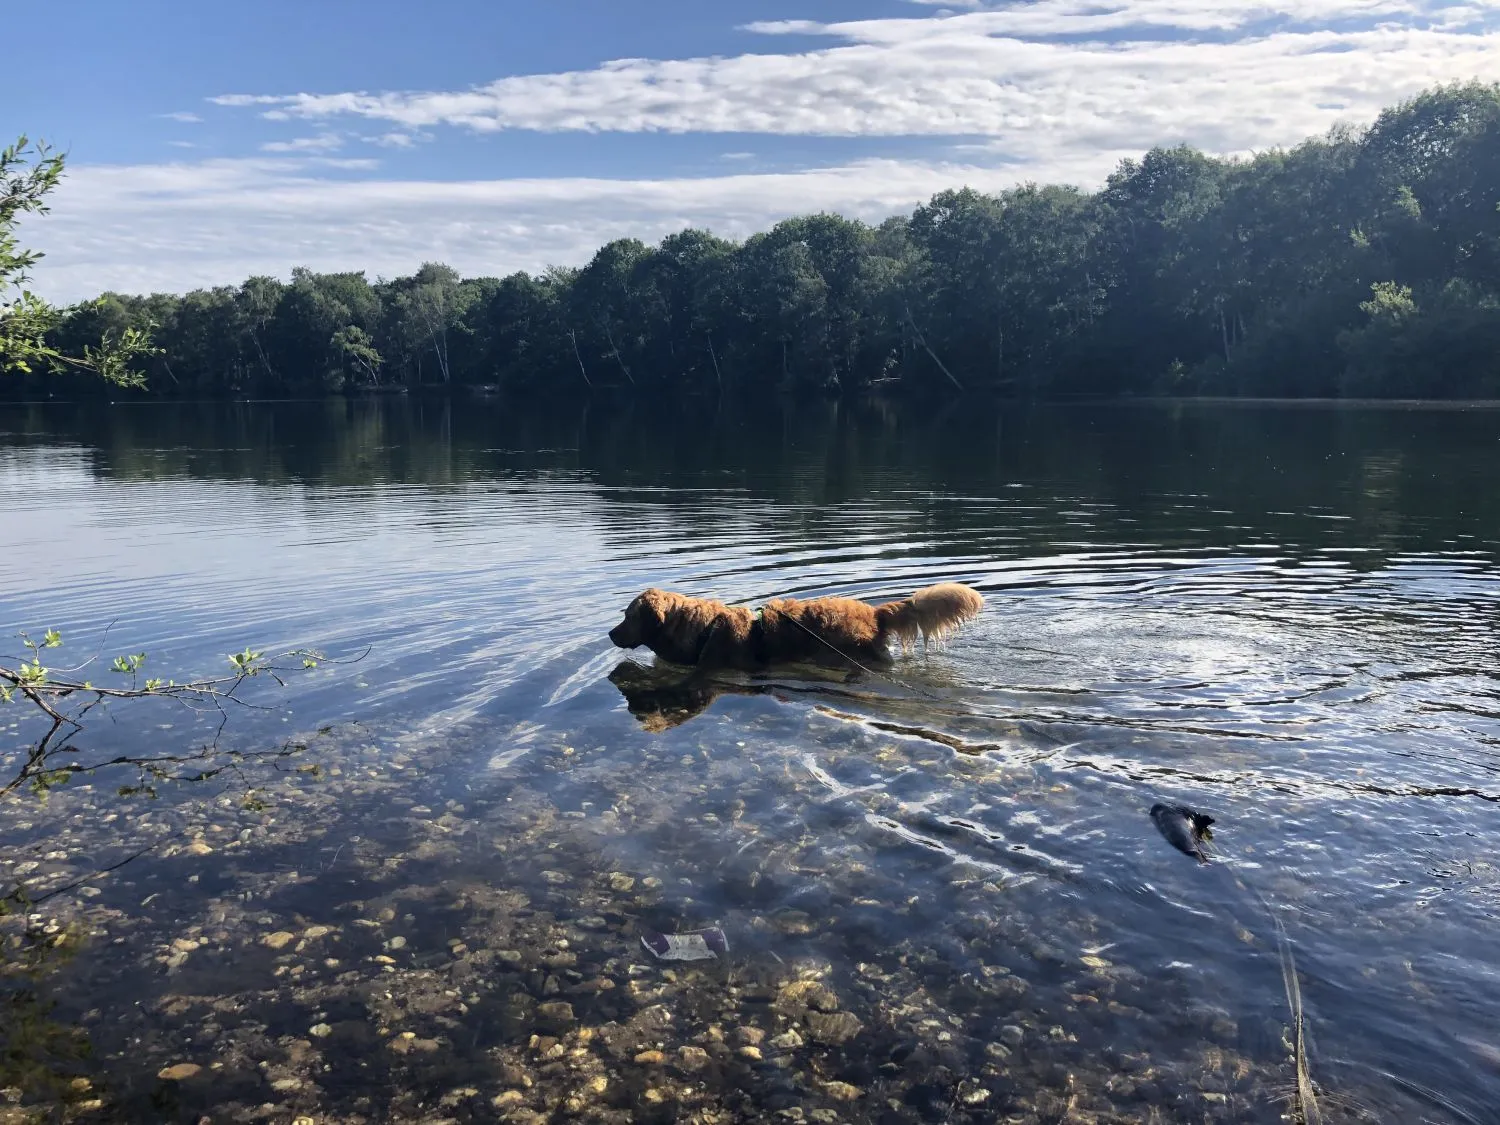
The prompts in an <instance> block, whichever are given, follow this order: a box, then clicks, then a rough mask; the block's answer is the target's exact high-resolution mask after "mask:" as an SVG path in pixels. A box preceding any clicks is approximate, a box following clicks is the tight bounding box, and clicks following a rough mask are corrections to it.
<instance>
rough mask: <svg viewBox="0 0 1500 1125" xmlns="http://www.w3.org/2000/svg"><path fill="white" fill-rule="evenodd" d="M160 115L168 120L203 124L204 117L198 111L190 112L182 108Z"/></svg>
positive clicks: (187, 123) (186, 123) (185, 123)
mask: <svg viewBox="0 0 1500 1125" xmlns="http://www.w3.org/2000/svg"><path fill="white" fill-rule="evenodd" d="M160 116H162V117H164V118H166V119H167V120H168V121H180V122H182V123H183V124H184V125H201V124H203V118H201V117H199V116H198V115H197V114H196V113H188V112H186V111H181V110H179V111H178V112H177V113H163V114H161V115H160Z"/></svg>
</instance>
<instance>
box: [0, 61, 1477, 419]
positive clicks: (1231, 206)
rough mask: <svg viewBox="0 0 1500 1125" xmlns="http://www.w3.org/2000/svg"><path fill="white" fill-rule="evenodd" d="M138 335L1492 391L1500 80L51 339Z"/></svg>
mask: <svg viewBox="0 0 1500 1125" xmlns="http://www.w3.org/2000/svg"><path fill="white" fill-rule="evenodd" d="M148 325H149V326H151V329H152V332H153V338H154V342H155V344H156V345H157V346H158V347H159V349H160V351H159V354H155V355H146V356H144V357H143V358H142V359H141V363H140V366H141V367H142V369H143V372H144V375H145V392H146V393H149V394H155V395H181V396H191V395H212V394H233V395H245V396H262V395H305V394H317V393H328V392H338V391H344V390H353V389H360V388H393V387H409V388H421V387H445V388H459V387H474V386H482V387H488V388H494V389H496V390H499V391H502V392H515V393H523V394H529V393H545V392H565V393H579V392H584V391H586V390H587V389H589V388H603V387H611V386H613V387H627V388H631V387H633V388H636V389H639V390H643V391H644V390H648V389H650V390H658V391H667V392H670V393H694V392H701V393H716V392H718V391H720V390H725V389H729V390H737V391H751V392H764V391H772V390H787V389H801V390H810V389H813V388H838V389H840V390H845V391H847V390H857V389H862V388H869V387H874V386H890V387H893V388H897V389H905V390H918V391H922V392H927V391H933V392H936V391H940V390H945V391H949V392H952V393H955V394H956V393H959V392H960V391H969V390H992V391H1001V392H1006V393H1013V394H1020V395H1027V396H1044V395H1116V394H1225V395H1264V396H1318V397H1323V396H1332V397H1337V396H1347V397H1358V396H1372V397H1381V396H1385V397H1430V398H1454V397H1465V398H1466V397H1474V398H1482V397H1490V398H1494V397H1500V84H1481V83H1470V84H1465V85H1453V86H1445V87H1441V88H1437V89H1433V90H1430V91H1428V92H1426V93H1424V94H1422V95H1420V96H1418V97H1416V98H1414V99H1412V100H1410V101H1407V102H1405V103H1403V104H1401V105H1399V106H1395V107H1393V108H1391V109H1388V110H1386V111H1385V112H1383V113H1382V114H1381V115H1380V116H1379V118H1378V119H1377V120H1376V121H1375V122H1374V123H1373V124H1372V125H1370V126H1369V127H1368V128H1364V129H1356V128H1353V127H1347V126H1345V127H1340V128H1336V129H1334V130H1332V131H1331V132H1329V133H1328V134H1327V135H1325V136H1322V137H1319V138H1315V139H1310V140H1307V141H1305V142H1303V143H1302V144H1299V145H1297V146H1296V147H1294V148H1291V149H1285V150H1282V149H1278V150H1273V151H1269V152H1264V153H1259V154H1257V155H1255V156H1253V157H1250V158H1237V159H1220V158H1216V157H1212V156H1208V155H1206V154H1204V153H1202V152H1199V151H1197V150H1195V149H1193V148H1190V147H1186V146H1182V147H1175V148H1157V149H1153V150H1152V151H1150V152H1148V153H1146V154H1145V155H1144V156H1143V157H1142V158H1141V159H1140V160H1126V161H1123V162H1122V163H1121V164H1120V166H1119V168H1118V169H1117V170H1116V171H1115V173H1114V174H1113V175H1111V176H1110V177H1109V179H1108V181H1107V183H1106V184H1105V186H1104V187H1103V188H1102V189H1101V190H1099V191H1097V192H1092V193H1090V192H1086V191H1081V190H1079V189H1077V188H1074V187H1068V186H1061V185H1046V186H1038V185H1034V184H1027V185H1025V186H1021V187H1017V188H1015V189H1013V190H1009V191H1005V192H1002V193H1000V194H998V195H990V194H984V193H981V192H978V191H975V190H972V189H970V188H962V189H957V190H952V191H944V192H942V193H940V194H938V195H936V196H934V197H933V198H932V199H931V200H930V201H929V202H927V203H925V204H923V205H921V206H919V207H917V208H916V210H915V211H914V212H913V213H912V214H910V215H901V216H897V217H894V218H891V219H888V220H887V221H885V222H883V223H880V224H879V225H876V226H870V225H867V224H864V223H861V222H857V221H854V220H850V219H845V218H841V217H839V216H837V215H830V214H819V215H810V216H805V217H800V218H793V219H788V220H786V221H784V222H781V223H778V224H776V225H775V226H774V227H773V228H771V229H770V230H769V231H766V232H764V233H760V234H756V235H754V236H752V237H750V238H748V239H746V240H744V241H743V242H734V241H729V240H726V239H723V238H719V237H717V236H715V235H713V234H711V233H709V232H707V231H703V230H692V229H690V230H684V231H682V232H680V233H676V234H672V235H670V236H668V237H667V238H665V239H663V240H662V241H661V243H660V244H659V245H656V246H647V245H646V244H644V243H642V242H640V241H637V240H635V239H621V240H618V241H615V242H611V243H610V244H609V245H607V246H605V247H603V248H602V249H601V250H599V251H598V253H597V254H595V256H594V258H593V260H592V261H590V262H589V263H588V264H587V265H586V266H584V267H582V268H581V269H575V268H561V267H558V268H552V269H549V270H547V271H546V272H545V273H543V274H542V275H541V276H532V275H530V274H527V273H515V274H512V275H510V276H508V277H504V278H494V277H477V278H467V279H465V278H461V277H460V276H459V275H458V273H457V272H456V271H454V270H453V269H451V268H449V267H447V266H444V265H441V264H435V263H432V264H427V265H424V266H423V267H422V268H421V269H419V270H418V271H417V272H416V273H415V274H414V275H412V276H410V277H402V278H396V279H392V280H377V281H375V282H373V283H372V282H371V281H370V280H368V279H367V278H366V277H365V275H364V274H363V273H315V272H313V271H311V270H307V269H296V270H293V271H292V275H291V278H290V280H289V281H280V280H277V279H274V278H269V277H253V278H250V279H249V280H247V281H245V282H244V283H243V284H241V285H239V286H225V287H220V288H216V289H202V290H196V291H194V292H191V293H187V294H185V295H182V296H174V295H167V294H153V295H150V296H127V295H122V294H118V293H109V294H105V295H104V296H103V297H102V298H101V299H100V300H98V301H95V302H91V303H88V304H86V305H81V306H78V307H77V308H76V309H74V310H72V311H70V312H69V313H68V314H67V315H66V316H64V317H63V318H61V320H60V322H59V323H57V324H56V325H55V326H54V327H52V329H51V331H50V333H49V335H48V341H49V344H50V345H51V346H52V347H54V348H55V349H56V350H57V351H59V352H61V353H67V354H75V353H81V352H82V349H84V348H85V347H87V346H89V345H90V344H91V342H94V341H98V340H99V339H101V338H104V339H121V338H122V337H123V335H124V334H125V333H126V332H127V330H129V329H132V328H136V329H141V328H145V327H146V326H148ZM16 382H17V383H19V382H21V380H17V381H16ZM96 385H97V384H96ZM77 387H78V389H79V390H80V391H84V392H87V390H88V385H87V384H86V383H85V382H83V381H82V380H80V381H79V382H78V383H77ZM31 389H32V390H36V389H40V388H39V387H38V386H37V385H35V384H33V386H32V387H31Z"/></svg>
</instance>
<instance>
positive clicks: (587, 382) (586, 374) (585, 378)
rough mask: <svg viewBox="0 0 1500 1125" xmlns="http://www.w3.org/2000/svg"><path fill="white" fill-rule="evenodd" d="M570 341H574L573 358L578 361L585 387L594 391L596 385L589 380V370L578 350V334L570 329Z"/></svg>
mask: <svg viewBox="0 0 1500 1125" xmlns="http://www.w3.org/2000/svg"><path fill="white" fill-rule="evenodd" d="M568 339H569V340H571V341H573V357H574V358H575V359H577V360H578V370H579V371H580V372H582V373H583V382H584V385H585V386H587V387H589V388H590V389H592V388H593V386H594V384H593V381H592V380H591V379H590V378H589V369H588V368H587V367H585V366H584V365H583V353H582V352H580V351H579V350H578V333H577V332H574V331H573V330H572V329H571V328H570V329H568Z"/></svg>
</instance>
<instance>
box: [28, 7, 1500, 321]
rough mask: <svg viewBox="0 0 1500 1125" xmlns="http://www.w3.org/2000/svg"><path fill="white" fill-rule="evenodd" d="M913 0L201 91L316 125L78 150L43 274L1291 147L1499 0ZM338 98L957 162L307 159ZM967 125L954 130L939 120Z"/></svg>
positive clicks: (382, 120) (206, 277)
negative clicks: (837, 14) (916, 144)
mask: <svg viewBox="0 0 1500 1125" xmlns="http://www.w3.org/2000/svg"><path fill="white" fill-rule="evenodd" d="M914 2H915V3H917V4H926V5H927V7H926V9H925V10H923V11H921V13H920V14H919V15H918V14H915V13H916V9H913V12H914V14H913V16H911V17H908V18H899V19H875V20H858V21H849V22H843V23H822V22H816V21H811V20H798V21H782V22H777V23H762V24H757V25H753V27H754V29H755V30H756V31H758V32H760V33H762V34H769V35H783V36H784V35H788V34H797V35H800V36H816V37H819V38H821V39H822V40H825V41H826V43H827V45H826V46H820V48H819V49H816V50H797V51H791V50H788V51H785V52H782V53H777V52H775V51H768V52H766V53H756V54H745V55H740V56H734V57H724V58H697V59H679V60H670V59H669V60H653V59H620V60H614V61H611V62H606V63H604V64H602V65H600V66H598V67H596V68H594V69H591V70H583V71H575V72H571V73H564V74H539V75H520V76H514V77H509V78H503V79H501V80H499V81H497V82H494V83H491V84H489V85H487V86H484V87H482V88H478V89H471V90H461V91H428V92H420V91H418V92H385V93H378V92H377V93H363V92H344V93H330V94H296V95H290V96H280V95H272V94H228V95H223V96H220V97H217V98H212V99H209V100H210V101H211V102H213V103H215V104H217V105H220V106H225V107H231V108H240V109H244V110H250V111H258V112H260V113H261V115H262V116H265V117H269V118H271V119H273V120H282V121H292V120H298V121H317V122H326V123H329V125H328V128H329V131H326V132H320V133H317V134H316V135H312V136H303V137H297V138H294V139H290V140H282V141H274V142H271V143H270V144H268V145H266V146H264V148H265V150H266V151H267V152H274V153H280V154H285V156H284V157H283V158H279V159H272V158H269V157H261V158H256V159H243V160H220V161H203V162H199V163H183V164H176V165H167V166H128V167H98V166H95V167H88V166H83V165H70V175H69V178H68V179H67V180H66V181H65V183H64V185H63V187H62V189H61V190H60V191H59V194H58V197H57V200H56V208H55V213H54V215H52V216H51V217H49V218H46V219H38V220H35V221H34V222H35V226H34V227H28V232H27V235H28V238H31V239H32V240H33V241H35V243H36V244H37V245H38V246H39V247H40V248H41V249H43V250H50V255H49V257H48V258H47V259H45V260H44V262H43V263H42V264H41V266H40V267H39V268H38V270H37V271H36V272H37V281H38V285H39V287H40V288H41V289H42V291H43V292H46V293H48V294H49V295H51V296H53V297H56V298H59V299H72V298H77V297H81V296H85V295H87V294H89V293H92V292H97V291H98V290H99V289H101V288H105V287H110V288H121V289H126V290H133V291H140V290H150V289H177V290H180V289H183V288H187V287H190V286H195V285H205V284H222V283H233V282H237V281H239V280H241V279H242V278H244V277H246V276H248V275H250V274H252V273H274V274H282V275H284V274H285V273H286V272H287V270H288V268H289V267H290V266H292V265H294V264H306V265H310V266H312V267H314V268H318V269H360V268H363V269H367V270H368V271H370V272H371V273H372V274H374V273H385V274H395V273H405V272H410V271H411V270H412V269H414V268H415V267H416V266H417V265H418V264H419V263H420V262H422V261H424V260H428V259H432V258H440V259H445V260H448V261H450V262H451V263H452V264H453V265H455V266H457V267H458V268H459V269H461V270H462V271H464V272H466V273H469V274H474V273H504V272H509V271H511V270H514V269H518V268H524V269H530V270H536V269H540V268H542V267H543V266H545V265H547V264H549V263H554V262H556V263H569V264H577V263H581V262H583V261H585V260H586V259H587V258H588V257H589V256H590V255H591V254H592V253H593V251H594V250H595V249H596V248H597V247H598V246H599V245H601V244H602V243H603V242H605V241H607V240H609V239H610V238H614V237H619V236H623V235H635V236H638V237H642V238H646V239H648V240H649V239H654V238H657V237H659V236H660V235H662V234H664V233H667V232H668V231H671V230H675V229H679V228H681V227H683V226H685V225H688V224H694V225H700V226H708V227H711V228H713V229H716V230H718V231H720V232H721V233H725V234H730V235H744V234H747V233H749V232H751V231H753V230H756V229H761V228H763V227H765V226H767V225H768V224H770V223H772V222H774V221H775V220H776V219H778V218H781V217H783V216H785V215H788V214H793V213H805V212H808V211H816V210H819V209H829V210H838V211H842V212H844V213H846V214H850V215H858V216H861V217H865V218H872V219H873V218H879V217H882V216H884V215H887V214H890V213H893V212H895V211H899V210H906V209H909V208H910V207H911V206H912V205H913V204H914V203H916V202H918V201H920V200H923V199H925V198H927V197H928V196H930V195H931V194H932V193H933V192H934V191H937V190H940V189H942V188H945V187H949V186H955V185H957V184H959V183H963V182H968V183H971V184H973V185H974V186H977V187H981V188H986V189H994V188H999V187H1004V186H1009V185H1010V184H1013V183H1015V182H1017V181H1020V180H1024V179H1034V180H1041V181H1048V180H1061V181H1069V182H1074V183H1080V184H1085V185H1092V184H1096V183H1098V182H1099V181H1100V180H1102V178H1103V177H1104V175H1105V174H1107V173H1108V172H1109V171H1110V170H1111V169H1112V168H1113V167H1114V166H1115V165H1116V164H1117V162H1118V161H1119V160H1120V159H1121V158H1122V157H1124V156H1137V155H1139V154H1140V153H1141V152H1142V151H1143V150H1145V149H1147V148H1149V147H1150V146H1152V145H1155V144H1170V143H1175V142H1178V141H1186V142H1189V143H1192V144H1196V145H1199V146H1201V147H1203V148H1206V149H1208V150H1210V151H1215V152H1221V153H1228V152H1244V151H1247V150H1253V149H1262V148H1266V147H1270V146H1273V145H1278V144H1287V143H1294V142H1296V141H1298V140H1300V139H1302V138H1303V137H1305V136H1308V135H1312V134H1317V133H1320V132H1322V131H1323V130H1325V129H1326V128H1327V127H1328V126H1330V125H1332V124H1333V123H1335V122H1336V121H1338V120H1354V121H1364V120H1369V119H1371V118H1372V117H1373V116H1374V115H1375V114H1376V113H1377V112H1378V111H1379V110H1380V109H1381V108H1383V107H1385V106H1387V105H1390V104H1391V103H1393V102H1395V101H1397V100H1399V99H1400V98H1402V97H1405V96H1409V95H1411V94H1413V93H1416V92H1417V91H1419V90H1421V89H1423V88H1425V87H1429V86H1431V85H1433V84H1435V83H1438V82H1442V81H1446V80H1451V79H1466V78H1471V77H1475V76H1481V77H1483V76H1489V77H1493V76H1494V75H1496V74H1500V35H1497V34H1495V32H1496V31H1497V30H1500V0H1454V2H1451V3H1447V2H1444V0H1034V2H1031V3H1025V4H1014V3H1004V4H999V3H989V4H987V3H984V2H983V0H964V2H963V3H958V2H956V0H946V7H945V8H944V9H943V11H941V12H934V11H933V8H934V7H935V6H936V4H937V3H939V2H941V0H914ZM952 8H963V9H965V10H963V11H961V12H959V13H957V14H953V13H952V12H951V11H949V9H952ZM788 42H789V41H788ZM771 43H772V45H774V43H775V40H772V41H771ZM340 117H356V118H361V119H363V120H365V121H368V122H377V123H379V126H378V128H376V129H369V130H366V132H368V133H369V135H366V136H364V137H363V138H362V139H363V140H364V141H366V142H368V143H371V144H376V145H384V146H386V147H391V148H402V147H406V146H408V145H410V144H412V143H414V142H415V141H418V140H422V141H425V140H428V139H430V136H431V134H430V133H428V132H426V131H425V130H428V129H431V128H433V127H437V126H449V127H455V128H457V129H459V130H466V131H472V132H496V131H500V130H540V131H554V132H556V131H570V130H572V131H618V132H671V133H738V134H766V135H772V134H782V135H792V134H798V135H807V136H917V137H928V138H949V139H950V140H945V141H936V140H930V141H929V142H927V144H926V146H925V151H928V152H931V151H933V150H934V149H935V148H936V147H937V146H938V145H939V144H943V145H946V151H948V152H950V153H954V154H956V155H957V156H958V157H959V159H960V160H961V161H963V163H961V164H953V165H945V164H941V163H938V162H934V161H926V162H923V161H918V160H882V161H863V162H857V163H850V164H844V165H841V166H838V167H832V168H821V169H813V170H807V171H802V172H788V173H783V174H751V173H750V172H749V169H750V168H752V167H755V165H753V164H752V165H745V164H741V165H740V166H739V169H738V170H737V174H732V175H722V176H715V177H707V178H701V179H685V178H679V179H659V180H611V179H602V178H584V177H580V178H567V179H549V180H542V179H536V180H526V179H515V180H497V181H469V182H456V183H455V182H444V183H439V182H416V181H399V180H391V179H379V178H376V177H377V163H376V162H374V161H369V160H348V159H339V158H335V157H331V156H327V155H321V156H319V155H317V154H327V153H331V152H334V151H336V150H337V149H339V147H340V145H341V138H340V136H339V134H338V133H335V132H333V131H332V128H333V126H332V122H333V121H334V120H335V119H337V118H340ZM959 137H962V138H964V139H965V140H966V141H967V142H968V143H966V144H964V145H961V146H960V145H954V144H952V143H951V138H959ZM724 147H726V148H727V147H729V146H728V145H726V146H724ZM757 147H758V148H759V147H765V151H764V152H763V153H762V154H761V155H762V156H764V157H767V158H772V159H774V158H775V157H776V155H777V154H776V152H775V151H774V147H771V146H757ZM366 151H368V150H366ZM293 157H295V159H293ZM737 158H738V154H735V153H728V154H725V155H724V156H723V158H722V159H725V160H734V159H737ZM327 169H338V172H339V175H338V176H337V177H336V178H335V177H332V176H330V175H329V174H328V172H327V171H325V170H327ZM725 170H726V171H729V169H728V168H726V169H725ZM361 173H362V174H363V176H364V177H365V178H363V179H361V178H359V174H361ZM33 231H34V234H33V233H32V232H33Z"/></svg>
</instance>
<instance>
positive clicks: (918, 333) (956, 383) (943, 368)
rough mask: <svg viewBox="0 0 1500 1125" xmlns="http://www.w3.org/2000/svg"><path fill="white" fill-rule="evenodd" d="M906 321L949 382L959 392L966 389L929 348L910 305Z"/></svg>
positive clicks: (907, 308)
mask: <svg viewBox="0 0 1500 1125" xmlns="http://www.w3.org/2000/svg"><path fill="white" fill-rule="evenodd" d="M906 319H907V322H908V323H909V324H910V325H911V330H912V332H914V333H915V334H916V337H917V343H918V344H920V345H921V346H922V350H923V351H924V352H926V353H927V354H928V355H930V356H931V357H932V362H933V363H935V364H937V365H938V370H939V371H941V372H942V373H943V374H944V375H946V376H948V381H949V382H950V383H952V384H953V385H954V386H955V387H957V388H958V389H959V390H963V389H964V385H963V384H962V383H960V382H959V381H958V380H957V379H955V378H954V377H953V372H951V371H949V370H948V366H947V364H945V363H944V362H943V361H942V360H940V359H938V357H937V353H936V352H935V351H933V350H932V349H931V348H929V347H928V346H927V337H925V336H923V335H922V330H921V329H920V328H918V327H917V322H916V320H915V319H914V318H913V317H912V315H911V306H910V305H907V306H906Z"/></svg>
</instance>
